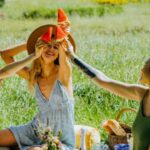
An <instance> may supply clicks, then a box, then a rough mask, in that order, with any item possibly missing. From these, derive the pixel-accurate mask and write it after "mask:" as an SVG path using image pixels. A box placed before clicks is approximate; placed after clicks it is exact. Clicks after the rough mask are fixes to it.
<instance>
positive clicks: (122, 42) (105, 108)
mask: <svg viewBox="0 0 150 150" xmlns="http://www.w3.org/2000/svg"><path fill="white" fill-rule="evenodd" d="M62 2H63V3H61V4H60V3H56V4H55V3H52V4H51V7H52V6H53V7H56V8H57V7H58V6H59V7H61V6H62V7H64V6H65V4H64V3H65V2H66V1H62ZM84 3H85V1H83V2H80V1H76V3H75V5H83V4H84ZM17 4H18V5H17ZM27 4H28V3H27V1H26V2H25V0H20V1H19V0H13V1H11V0H7V1H6V5H5V7H4V8H1V9H0V14H3V16H4V17H2V18H0V49H4V48H6V47H9V46H12V45H15V44H18V43H21V42H24V41H26V39H27V37H28V36H29V34H30V32H31V31H32V30H33V29H34V28H36V27H38V26H39V25H42V24H45V23H54V22H55V23H56V20H55V19H51V18H50V19H42V18H40V19H35V20H32V19H26V20H25V19H22V18H20V17H19V16H21V13H22V12H23V11H24V10H25V9H27ZM73 4H74V1H69V3H68V2H67V3H66V5H67V6H68V7H71V5H73ZM86 4H87V5H90V3H86ZM40 5H42V6H43V5H46V6H47V5H48V3H47V1H42V4H40V1H39V3H37V1H32V2H31V3H30V7H34V6H37V7H40ZM92 5H96V4H92ZM28 7H29V6H28ZM122 7H123V10H124V11H123V12H122V13H121V14H115V15H104V16H103V17H96V16H93V17H79V16H77V15H75V16H70V20H71V22H72V35H73V36H74V38H75V40H76V44H77V50H78V51H77V55H78V56H80V57H81V58H82V59H83V60H85V61H86V62H88V63H89V64H91V65H92V66H94V67H96V68H97V69H99V70H101V71H102V72H104V73H105V74H107V75H108V76H109V77H111V78H113V79H117V80H120V81H123V82H128V83H137V81H138V77H139V74H140V69H141V67H142V65H143V64H144V60H146V59H147V58H148V57H149V56H150V42H149V39H150V4H128V5H124V6H122ZM13 14H14V16H13ZM11 16H13V17H11ZM24 56H25V54H22V55H20V56H17V58H21V57H24ZM0 65H1V67H2V66H4V63H3V62H2V61H0ZM73 84H74V96H75V100H76V103H75V122H76V124H86V125H91V126H94V127H97V128H99V130H100V133H101V135H102V137H103V139H105V138H106V136H107V134H106V133H105V132H104V130H103V129H102V128H101V123H102V122H103V121H104V120H105V119H108V118H114V117H115V116H116V114H117V112H118V111H119V110H120V109H121V108H123V107H133V108H138V106H139V103H138V102H134V101H128V100H127V99H126V100H125V99H122V98H120V97H118V96H115V95H114V94H110V93H109V92H107V91H105V90H103V89H101V88H100V87H98V86H96V85H95V84H94V83H92V82H91V81H90V80H89V79H88V78H87V77H86V76H85V75H84V74H82V73H81V72H80V71H79V70H78V69H77V68H76V67H75V66H73ZM25 85H27V84H26V81H24V80H22V79H20V78H19V77H17V76H14V77H11V78H8V79H5V80H4V81H3V82H2V85H1V90H0V122H1V123H0V129H3V128H6V127H8V126H11V125H19V124H25V123H27V122H29V121H30V120H31V119H32V118H33V116H34V115H35V114H36V112H37V108H36V103H35V99H34V94H31V93H29V92H28V89H27V86H25ZM134 118H135V114H131V113H127V114H125V115H123V116H122V117H121V120H122V122H126V123H127V124H132V122H133V120H134Z"/></svg>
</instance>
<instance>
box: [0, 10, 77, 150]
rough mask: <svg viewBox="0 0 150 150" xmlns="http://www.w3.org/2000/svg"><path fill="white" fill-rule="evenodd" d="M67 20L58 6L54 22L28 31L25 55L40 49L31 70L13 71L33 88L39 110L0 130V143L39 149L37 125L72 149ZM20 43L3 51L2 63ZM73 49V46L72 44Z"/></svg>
mask: <svg viewBox="0 0 150 150" xmlns="http://www.w3.org/2000/svg"><path fill="white" fill-rule="evenodd" d="M68 27H70V22H69V21H68V18H67V16H66V15H65V13H64V12H63V10H62V9H59V10H58V25H51V24H48V25H43V26H41V27H39V28H37V29H36V30H34V31H33V32H32V34H31V35H30V37H29V39H28V41H27V50H28V53H29V55H32V54H33V53H34V52H38V51H42V52H41V56H40V57H39V58H38V59H36V60H34V61H33V64H32V67H31V69H29V68H27V67H25V68H23V69H22V70H20V71H19V72H17V74H18V75H19V76H21V77H22V78H24V79H26V80H27V81H28V82H29V85H30V86H31V87H34V89H35V94H36V100H37V104H38V106H39V113H38V114H37V115H36V117H35V118H34V119H33V120H32V121H31V122H30V123H28V124H27V125H23V126H17V127H16V126H12V127H10V128H9V129H5V130H2V131H0V146H12V145H18V146H19V149H21V150H27V149H30V150H39V149H42V147H43V142H42V140H41V139H40V138H39V136H40V132H39V127H40V126H41V125H42V126H43V127H50V128H51V129H52V130H53V132H54V135H57V134H58V132H59V131H61V132H62V136H61V138H60V141H61V143H62V147H61V149H64V150H73V149H74V148H75V134H74V101H73V91H72V77H71V65H70V62H69V58H68V57H67V55H66V52H65V50H64V47H67V43H69V42H70V43H72V44H73V45H74V40H73V38H72V37H71V35H70V34H69V33H68V32H69V28H68ZM25 48H26V45H25V44H23V45H20V46H17V47H14V48H11V49H8V50H6V51H3V53H2V57H3V59H4V60H5V62H6V63H10V62H12V61H14V59H13V56H15V55H16V54H18V53H19V52H21V51H23V50H24V49H25ZM73 50H75V45H74V47H73Z"/></svg>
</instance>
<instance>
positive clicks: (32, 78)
mask: <svg viewBox="0 0 150 150" xmlns="http://www.w3.org/2000/svg"><path fill="white" fill-rule="evenodd" d="M41 72H42V67H41V58H38V59H36V60H34V61H33V63H32V65H31V68H30V71H29V81H28V87H29V89H31V90H33V87H34V84H35V82H37V78H38V77H39V76H40V75H41Z"/></svg>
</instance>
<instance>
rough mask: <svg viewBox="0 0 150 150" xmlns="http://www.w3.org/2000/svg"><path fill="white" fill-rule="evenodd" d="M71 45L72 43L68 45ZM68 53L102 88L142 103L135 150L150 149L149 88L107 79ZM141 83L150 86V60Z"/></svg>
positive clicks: (136, 125) (136, 127)
mask: <svg viewBox="0 0 150 150" xmlns="http://www.w3.org/2000/svg"><path fill="white" fill-rule="evenodd" d="M68 44H70V43H68ZM71 47H72V46H71V45H70V48H69V49H68V50H70V51H69V52H68V54H69V56H70V59H71V61H72V62H73V63H74V64H75V65H76V66H78V67H79V68H80V70H81V71H83V72H84V73H85V74H86V75H88V77H90V78H91V79H92V80H93V81H94V82H96V83H97V84H98V85H99V86H100V87H102V88H104V89H106V90H108V91H109V92H112V93H114V94H116V95H119V96H121V97H124V98H127V99H130V100H137V101H140V103H141V104H140V108H139V111H138V113H137V116H136V119H135V121H134V124H133V128H132V132H133V140H134V142H133V150H149V149H150V92H149V88H148V87H147V86H143V85H139V84H128V83H123V82H120V81H117V80H113V79H111V78H109V77H107V76H106V75H105V74H104V73H102V72H101V71H99V70H97V69H95V68H93V67H92V66H90V65H89V64H87V63H85V62H84V61H83V60H81V59H80V58H79V57H78V56H76V55H75V54H74V52H73V51H72V50H71ZM140 82H141V83H143V84H147V85H148V86H149V85H150V59H148V60H147V61H146V62H145V65H144V67H143V69H142V70H141V77H140Z"/></svg>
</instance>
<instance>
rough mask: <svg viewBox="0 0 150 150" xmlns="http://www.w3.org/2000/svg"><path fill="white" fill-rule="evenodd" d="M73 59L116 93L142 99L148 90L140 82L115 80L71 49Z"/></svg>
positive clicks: (81, 68) (106, 87)
mask: <svg viewBox="0 0 150 150" xmlns="http://www.w3.org/2000/svg"><path fill="white" fill-rule="evenodd" d="M68 53H69V56H70V58H71V61H72V62H73V63H74V64H75V65H76V66H78V68H79V69H80V70H81V71H82V72H84V73H85V74H86V75H87V76H88V77H89V78H91V79H92V80H93V81H94V82H96V83H97V84H98V85H99V86H100V87H102V88H103V89H106V90H108V91H109V92H112V93H114V94H116V95H119V96H121V97H123V98H127V99H131V100H141V99H142V98H143V96H144V94H145V92H146V91H147V90H148V88H147V87H145V86H142V85H139V84H128V83H123V82H120V81H117V80H113V79H111V78H109V77H108V76H106V75H105V74H104V73H103V72H101V71H99V70H97V69H95V68H93V67H92V66H90V65H89V64H87V63H86V62H84V61H83V60H81V59H80V58H79V57H78V56H76V55H75V54H74V53H73V51H72V50H71V51H69V52H68Z"/></svg>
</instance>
